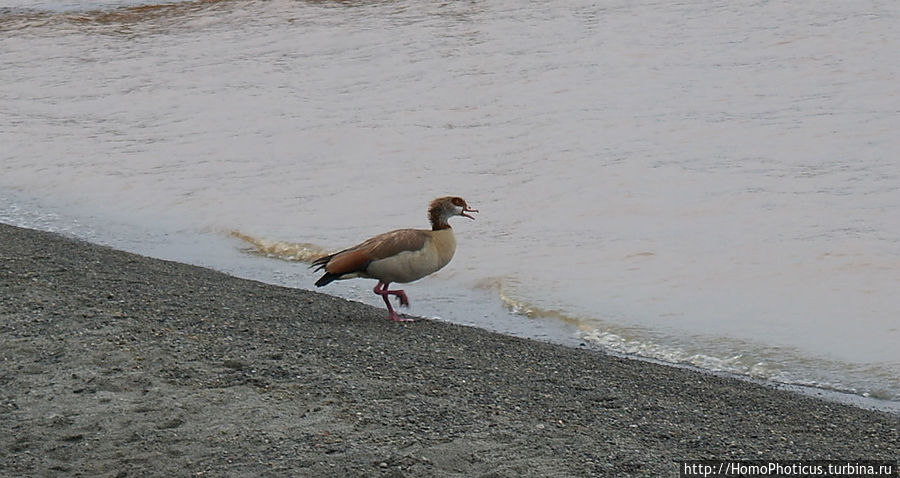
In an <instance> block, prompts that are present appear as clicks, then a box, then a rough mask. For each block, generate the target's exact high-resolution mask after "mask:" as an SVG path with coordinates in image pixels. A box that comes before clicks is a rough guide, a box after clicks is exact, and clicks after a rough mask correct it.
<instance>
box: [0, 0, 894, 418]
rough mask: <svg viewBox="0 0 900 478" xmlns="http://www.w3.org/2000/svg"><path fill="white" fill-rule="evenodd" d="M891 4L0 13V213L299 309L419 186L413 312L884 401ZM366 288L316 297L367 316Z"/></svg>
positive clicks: (223, 6)
mask: <svg viewBox="0 0 900 478" xmlns="http://www.w3.org/2000/svg"><path fill="white" fill-rule="evenodd" d="M898 24H900V4H898V3H896V2H876V1H871V2H869V1H861V2H844V1H837V0H835V1H831V0H825V1H816V2H811V1H799V2H789V3H787V4H785V3H784V2H749V1H747V2H731V1H729V2H725V1H722V2H715V1H713V2H710V1H702V2H701V1H694V2H692V1H685V2H630V1H629V2H625V1H583V0H575V1H565V2H563V1H550V2H547V1H542V2H514V1H510V0H495V1H490V2H483V1H462V2H446V3H439V2H419V1H415V2H414V1H406V0H400V1H393V2H362V1H345V2H339V1H282V0H274V1H198V2H183V3H174V4H160V5H157V4H154V3H152V2H139V1H133V2H132V1H125V2H121V1H118V2H117V1H112V0H111V1H109V2H94V1H72V2H49V1H48V2H30V1H25V0H13V2H12V4H10V3H9V2H7V6H6V7H0V85H2V87H0V112H2V114H0V141H2V150H0V161H2V162H0V219H2V220H4V221H6V222H11V223H15V224H21V225H26V226H31V227H37V228H42V229H49V230H56V231H61V232H66V233H69V234H74V235H77V236H79V237H84V238H86V239H89V240H92V241H96V242H101V243H106V244H111V245H114V246H116V247H121V248H125V249H128V250H133V251H137V252H141V253H144V254H149V255H155V256H159V257H164V258H170V259H177V260H183V261H187V262H192V263H198V264H203V265H207V266H212V267H215V268H218V269H221V270H225V271H228V272H231V273H234V274H237V275H242V276H245V277H253V278H257V279H261V280H265V281H268V282H274V283H280V284H287V285H291V286H295V287H302V288H312V282H313V280H314V276H313V275H312V274H311V273H310V272H309V271H308V270H307V269H306V265H305V263H303V262H301V261H302V260H304V259H308V258H309V257H310V256H313V255H315V254H319V253H321V252H322V251H328V250H334V249H338V248H342V247H346V246H348V245H352V244H355V243H356V242H358V241H359V240H362V239H365V238H366V237H368V236H369V235H372V234H375V233H378V232H382V231H384V230H387V229H392V228H397V227H419V226H422V227H424V226H426V225H427V223H426V220H425V214H424V208H425V206H426V205H427V203H428V201H429V200H430V199H431V198H433V197H435V196H438V195H444V194H455V195H460V196H463V197H465V198H466V199H467V200H468V201H469V202H470V203H471V204H472V205H473V206H475V207H477V208H479V209H480V210H481V211H482V212H481V214H480V215H479V217H478V220H477V221H475V222H470V221H462V220H461V221H458V222H456V223H455V224H454V225H455V226H456V231H457V238H458V242H459V248H458V250H457V256H456V258H455V259H454V260H453V262H452V263H451V265H450V266H448V267H447V268H446V269H445V270H443V271H441V272H440V273H438V274H437V275H436V276H434V277H432V278H429V279H426V280H423V281H421V282H418V283H415V284H412V285H409V286H408V287H406V289H407V291H408V292H409V295H410V298H411V300H412V309H411V313H414V314H419V315H426V316H439V317H441V318H443V319H444V320H449V321H454V322H462V323H473V324H476V325H480V326H483V327H487V328H492V329H496V330H501V331H504V332H508V333H515V334H521V335H528V336H534V337H539V338H549V339H551V340H559V341H563V342H567V343H580V342H584V343H587V344H590V345H594V346H600V347H605V348H607V349H610V350H614V351H618V352H623V353H629V354H637V355H642V356H646V357H651V358H655V359H661V360H665V361H671V362H679V363H686V364H693V365H696V366H699V367H702V368H708V369H713V370H725V371H730V372H734V373H739V374H744V375H750V376H754V377H758V378H764V379H768V380H775V381H780V382H787V383H797V384H809V385H814V386H818V387H822V388H830V389H837V390H844V391H850V392H853V393H858V394H862V395H868V396H872V397H877V398H882V399H890V400H900V347H898V344H900V325H898V322H900V294H898V293H897V291H898V290H900V220H898V218H900V157H898V151H900V134H898V133H897V132H898V130H900V78H898V73H900V62H898V61H897V51H900V35H898V34H897V33H896V25H898ZM372 285H374V284H372V283H370V282H369V281H355V282H354V281H349V282H345V283H340V284H333V285H331V286H329V288H328V289H324V290H325V291H327V292H329V293H333V294H337V295H341V296H344V297H349V298H354V299H357V300H363V301H366V302H369V303H372V304H378V303H379V302H380V299H379V298H378V297H376V296H374V294H371V292H370V288H371V287H372Z"/></svg>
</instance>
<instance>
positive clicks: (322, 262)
mask: <svg viewBox="0 0 900 478" xmlns="http://www.w3.org/2000/svg"><path fill="white" fill-rule="evenodd" d="M332 257H334V254H331V255H328V256H323V257H320V258H318V259H316V260H314V261H313V262H312V264H310V266H309V267H315V268H316V270H317V271H320V270H322V269H324V268H325V266H326V265H327V264H328V261H330V260H331V258H332ZM337 278H338V276H337V275H336V274H332V273H330V272H326V273H325V275H323V276H322V277H320V278H319V280H317V281H316V287H322V286H324V285H328V284H330V283H331V282H332V281H334V280H336V279H337Z"/></svg>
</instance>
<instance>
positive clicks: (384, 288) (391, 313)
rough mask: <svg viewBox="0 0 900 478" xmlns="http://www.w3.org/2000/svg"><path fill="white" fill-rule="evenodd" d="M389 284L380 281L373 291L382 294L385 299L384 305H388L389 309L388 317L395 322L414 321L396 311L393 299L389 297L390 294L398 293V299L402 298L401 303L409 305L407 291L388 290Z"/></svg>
mask: <svg viewBox="0 0 900 478" xmlns="http://www.w3.org/2000/svg"><path fill="white" fill-rule="evenodd" d="M388 284H390V282H379V283H378V284H377V285H376V286H375V289H373V292H375V293H376V294H378V295H380V296H381V298H382V299H384V305H386V306H387V310H388V318H389V319H391V320H393V321H395V322H413V319H407V318H402V317H400V316H399V315H397V313H396V312H394V308H393V307H392V306H391V301H390V299H388V296H389V295H396V296H397V298H398V299H400V305H403V306H409V299H407V298H406V293H405V292H403V291H402V290H388V288H387V287H388Z"/></svg>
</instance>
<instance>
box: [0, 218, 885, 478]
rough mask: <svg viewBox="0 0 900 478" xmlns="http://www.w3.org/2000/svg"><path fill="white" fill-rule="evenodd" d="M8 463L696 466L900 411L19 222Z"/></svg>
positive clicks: (879, 435) (0, 399) (641, 472)
mask: <svg viewBox="0 0 900 478" xmlns="http://www.w3.org/2000/svg"><path fill="white" fill-rule="evenodd" d="M0 286H2V288H0V360H2V362H0V363H2V369H0V430H2V431H3V432H2V433H0V476H3V477H19V476H89V477H101V476H122V477H124V476H135V477H144V476H160V477H179V476H228V477H238V476H241V477H243V476H246V477H260V476H323V477H326V476H327V477H330V476H334V477H343V476H346V477H355V476H390V477H404V476H423V477H424V476H436V477H451V476H452V477H522V476H548V477H549V476H553V477H557V476H677V470H678V468H677V465H676V463H675V461H676V460H680V459H782V460H787V459H814V458H815V459H857V458H870V459H888V460H897V459H898V450H900V417H898V416H897V415H893V414H888V413H885V412H875V411H867V410H863V409H860V408H853V407H849V406H845V405H840V404H836V403H831V402H826V401H821V400H817V399H815V398H810V397H806V396H800V395H797V394H793V393H790V392H786V391H779V390H774V389H771V388H767V387H763V386H759V385H755V384H752V383H747V382H744V381H739V380H734V379H729V378H722V377H716V376H712V375H709V374H703V373H697V372H692V371H688V370H683V369H679V368H674V367H668V366H662V365H655V364H651V363H646V362H641V361H634V360H628V359H622V358H616V357H610V356H607V355H605V354H602V353H597V352H592V351H587V350H579V349H575V348H567V347H564V346H558V345H551V344H546V343H541V342H536V341H531V340H524V339H518V338H512V337H507V336H502V335H498V334H494V333H490V332H485V331H482V330H478V329H474V328H469V327H462V326H456V325H451V324H447V323H439V322H434V321H428V320H422V321H418V322H416V323H412V324H397V323H391V322H388V321H386V320H385V311H384V310H381V309H375V308H372V307H369V306H366V305H363V304H358V303H353V302H348V301H345V300H342V299H338V298H334V297H330V296H327V295H320V294H316V293H313V292H308V291H303V290H296V289H287V288H282V287H275V286H270V285H265V284H261V283H257V282H252V281H248V280H242V279H237V278H233V277H229V276H227V275H224V274H221V273H218V272H214V271H211V270H207V269H202V268H199V267H193V266H188V265H183V264H178V263H172V262H164V261H160V260H155V259H148V258H145V257H140V256H136V255H133V254H129V253H125V252H120V251H115V250H111V249H108V248H104V247H98V246H94V245H90V244H86V243H83V242H79V241H74V240H71V239H67V238H62V237H59V236H56V235H53V234H48V233H41V232H35V231H30V230H24V229H18V228H13V227H9V226H3V225H0Z"/></svg>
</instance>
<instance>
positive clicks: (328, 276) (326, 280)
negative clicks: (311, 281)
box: [316, 272, 340, 287]
mask: <svg viewBox="0 0 900 478" xmlns="http://www.w3.org/2000/svg"><path fill="white" fill-rule="evenodd" d="M338 277H340V276H338V275H337V274H332V273H330V272H326V273H325V275H323V276H322V277H319V280H317V281H316V287H322V286H325V285H328V284H331V283H332V282H333V281H335V280H337V278H338Z"/></svg>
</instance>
